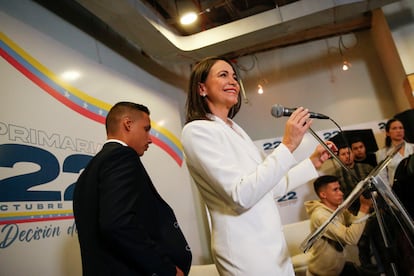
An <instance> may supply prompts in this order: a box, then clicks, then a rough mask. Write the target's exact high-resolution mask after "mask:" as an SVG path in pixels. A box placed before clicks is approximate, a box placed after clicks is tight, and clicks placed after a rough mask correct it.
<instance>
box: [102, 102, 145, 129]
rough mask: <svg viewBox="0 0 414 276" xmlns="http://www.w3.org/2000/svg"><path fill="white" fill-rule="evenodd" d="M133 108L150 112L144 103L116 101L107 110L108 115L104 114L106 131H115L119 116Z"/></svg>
mask: <svg viewBox="0 0 414 276" xmlns="http://www.w3.org/2000/svg"><path fill="white" fill-rule="evenodd" d="M133 110H135V111H142V112H144V113H146V114H148V115H149V114H150V111H149V109H148V107H146V106H145V105H142V104H138V103H133V102H118V103H116V104H115V105H114V106H113V107H112V108H111V110H109V112H108V115H107V116H106V119H105V128H106V133H107V134H108V133H114V132H116V131H117V129H118V125H119V121H120V120H121V118H122V117H123V116H124V115H126V114H128V113H129V112H131V111H133Z"/></svg>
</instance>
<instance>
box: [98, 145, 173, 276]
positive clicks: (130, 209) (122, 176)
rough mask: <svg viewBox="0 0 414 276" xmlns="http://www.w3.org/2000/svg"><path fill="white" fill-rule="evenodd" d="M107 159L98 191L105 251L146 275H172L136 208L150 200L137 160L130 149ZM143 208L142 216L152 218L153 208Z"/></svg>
mask: <svg viewBox="0 0 414 276" xmlns="http://www.w3.org/2000/svg"><path fill="white" fill-rule="evenodd" d="M110 159H111V160H107V162H103V163H102V168H101V170H100V171H101V173H100V176H99V177H100V179H101V182H100V183H101V184H100V186H99V188H98V189H99V196H100V206H99V209H100V210H99V224H100V229H101V232H102V235H103V238H104V239H107V241H108V244H110V245H111V248H108V250H114V251H116V252H117V253H118V254H119V256H120V258H122V259H124V260H126V261H128V262H129V263H130V264H131V266H132V267H138V268H139V269H140V270H144V271H145V272H146V274H147V273H148V274H153V273H156V274H158V275H175V273H176V268H175V264H174V263H173V262H172V261H171V259H170V258H169V256H168V254H167V253H166V251H165V250H164V249H163V248H162V246H161V245H160V244H158V243H157V242H156V241H154V240H153V239H152V238H151V236H150V235H149V232H148V231H150V228H148V227H149V225H147V224H146V221H148V220H147V219H145V218H143V217H142V216H141V214H140V213H139V212H137V204H143V203H145V202H149V201H148V197H150V198H151V197H152V195H151V194H150V189H148V185H147V183H146V181H145V177H146V175H145V174H144V172H140V171H139V170H140V168H139V167H140V161H139V157H138V156H137V155H136V153H135V152H134V151H133V150H132V149H130V148H128V147H122V148H121V149H120V150H117V151H116V154H113V155H112V156H111V158H110ZM137 161H138V162H137ZM141 165H142V164H141ZM151 185H152V184H151ZM145 207H146V210H144V211H143V213H147V214H148V215H149V216H151V215H153V214H152V213H151V212H152V211H153V210H152V209H153V208H152V206H140V208H145ZM154 219H156V218H154Z"/></svg>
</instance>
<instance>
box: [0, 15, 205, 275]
mask: <svg viewBox="0 0 414 276" xmlns="http://www.w3.org/2000/svg"><path fill="white" fill-rule="evenodd" d="M0 13H1V12H0ZM0 18H1V19H0V23H1V26H2V28H3V31H4V32H0V57H1V58H0V72H1V79H2V81H1V87H2V89H1V101H0V260H1V265H0V275H81V274H82V271H81V260H80V250H79V243H78V240H77V231H76V225H75V223H74V217H73V211H72V195H73V190H74V185H75V182H76V180H77V178H78V176H79V174H80V173H81V171H82V170H83V169H84V168H85V167H86V165H87V164H88V162H89V161H90V160H91V158H92V157H93V156H94V155H95V154H96V153H97V152H98V151H99V150H100V149H101V147H102V145H103V143H104V142H105V139H106V133H105V117H106V115H107V113H108V111H109V109H110V107H111V106H112V105H113V104H115V103H116V102H118V101H123V100H126V101H133V102H137V103H141V104H144V105H147V106H148V107H149V109H150V111H151V119H152V120H151V127H152V128H151V139H152V141H153V144H152V145H151V146H150V148H149V150H148V151H147V152H146V153H145V155H144V156H143V157H142V159H143V163H144V165H145V166H146V168H147V170H148V172H149V174H150V176H151V178H152V180H153V182H154V185H155V186H156V188H157V190H158V191H159V193H160V194H161V196H162V197H163V198H164V199H165V200H166V201H167V202H168V203H169V204H170V205H171V206H172V208H173V209H174V211H175V213H176V215H177V219H178V221H179V223H180V226H181V228H182V229H183V232H184V234H185V236H186V238H187V239H188V241H189V243H190V245H191V246H192V252H193V256H194V260H195V261H196V262H198V261H200V259H201V258H202V256H201V254H202V252H201V251H202V249H201V248H200V247H201V245H200V240H201V237H200V236H199V230H198V227H199V225H198V222H197V221H196V219H195V218H196V216H197V214H196V210H197V207H196V202H195V201H194V197H193V189H192V187H191V183H190V178H189V175H188V172H187V169H186V167H185V166H184V164H183V151H182V146H181V143H180V141H179V138H178V136H179V134H180V132H181V127H182V126H181V119H180V113H179V108H178V103H177V102H176V101H175V102H174V101H171V99H170V98H168V97H164V96H162V94H161V93H162V92H157V91H155V90H154V88H151V87H148V86H146V85H144V84H140V83H139V82H135V81H134V80H130V79H128V78H125V77H124V76H122V75H120V74H119V73H116V72H113V71H111V70H108V68H105V66H102V65H100V64H97V63H94V62H93V61H91V60H88V59H85V57H82V56H81V55H80V54H79V53H76V52H74V51H72V50H71V49H70V48H67V47H65V46H64V45H61V44H59V43H58V42H56V41H54V40H53V39H51V38H50V37H48V36H46V35H44V34H42V33H40V32H37V31H36V30H34V29H31V28H30V27H28V26H26V25H24V24H22V23H21V22H18V21H16V20H14V19H13V18H10V17H8V16H7V15H5V14H1V16H0ZM27 33H30V34H31V35H30V36H28V35H26V34H27ZM68 64H70V65H71V66H73V67H76V68H78V69H79V70H80V71H82V72H83V74H84V79H83V81H82V82H80V83H79V84H78V85H74V84H71V83H70V82H68V81H65V80H63V79H62V78H61V77H60V76H59V75H58V73H57V72H58V71H59V70H60V67H62V68H63V67H66V65H68ZM63 65H65V66H63ZM143 76H144V77H145V75H144V74H143ZM148 78H151V77H148ZM149 81H153V80H152V79H150V80H149ZM157 82H159V80H157ZM158 86H159V87H162V84H160V85H158ZM161 90H165V89H161ZM177 190H179V191H180V192H179V193H180V197H176V196H175V195H176V193H177ZM183 198H184V199H185V200H183Z"/></svg>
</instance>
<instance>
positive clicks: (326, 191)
mask: <svg viewBox="0 0 414 276" xmlns="http://www.w3.org/2000/svg"><path fill="white" fill-rule="evenodd" d="M314 189H315V192H316V194H317V195H318V197H319V199H320V200H311V201H306V202H305V208H306V212H307V213H308V214H309V216H310V228H311V231H312V232H313V231H315V230H316V229H318V228H319V227H320V226H321V225H322V224H323V223H325V221H326V220H328V219H329V218H330V217H331V215H332V213H333V212H334V211H335V210H336V209H337V208H338V206H339V205H340V204H341V203H342V202H343V196H344V194H343V192H342V191H341V186H340V184H339V182H338V178H337V177H336V176H333V175H324V176H320V177H318V178H317V179H316V180H315V181H314ZM360 203H361V204H360V208H359V212H358V214H357V215H356V216H354V215H352V214H351V213H350V212H349V211H348V210H343V211H342V212H339V213H338V214H337V216H335V218H334V219H333V221H332V222H331V223H329V224H328V226H327V227H326V228H325V232H324V234H323V236H322V237H321V238H320V239H319V240H318V241H316V242H315V244H314V245H313V246H312V247H311V248H310V250H309V252H308V253H309V261H308V271H307V275H323V276H337V275H366V274H361V271H360V269H359V268H358V267H357V266H356V265H355V264H354V263H351V262H347V261H346V258H345V253H344V247H345V246H346V245H356V244H357V243H358V241H359V239H360V237H361V235H362V232H363V231H364V227H365V223H366V220H365V219H364V217H365V216H367V214H368V213H369V211H370V208H371V206H372V201H371V199H366V198H365V197H363V196H362V195H361V197H360Z"/></svg>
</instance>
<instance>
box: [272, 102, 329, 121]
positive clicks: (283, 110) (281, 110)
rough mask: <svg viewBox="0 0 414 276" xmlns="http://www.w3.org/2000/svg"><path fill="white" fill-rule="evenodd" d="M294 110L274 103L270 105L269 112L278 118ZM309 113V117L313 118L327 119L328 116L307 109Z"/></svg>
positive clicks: (288, 114) (290, 113)
mask: <svg viewBox="0 0 414 276" xmlns="http://www.w3.org/2000/svg"><path fill="white" fill-rule="evenodd" d="M295 110H296V108H287V107H283V106H282V105H280V104H275V105H273V106H272V110H271V113H272V116H274V117H276V118H279V117H282V116H287V117H289V116H290V115H292V113H293V112H294V111H295ZM309 114H310V117H311V118H315V119H329V117H328V116H326V115H323V114H321V113H315V112H310V111H309Z"/></svg>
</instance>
